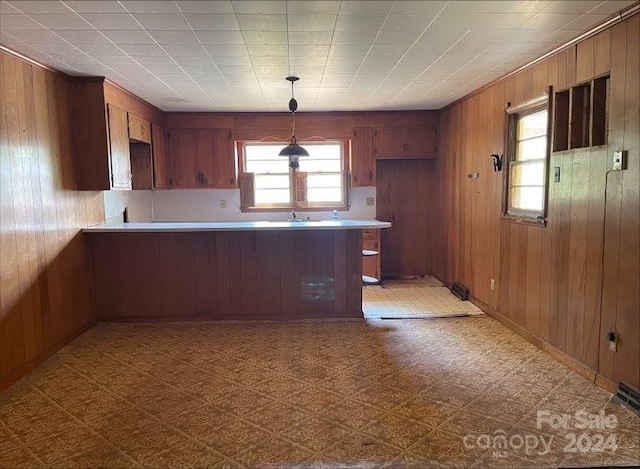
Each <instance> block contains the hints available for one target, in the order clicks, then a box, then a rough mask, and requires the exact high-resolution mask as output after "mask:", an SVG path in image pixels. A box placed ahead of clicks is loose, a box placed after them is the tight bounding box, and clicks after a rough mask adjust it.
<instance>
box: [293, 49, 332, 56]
mask: <svg viewBox="0 0 640 469" xmlns="http://www.w3.org/2000/svg"><path fill="white" fill-rule="evenodd" d="M289 54H290V55H291V56H292V57H326V56H327V55H328V54H329V46H291V47H290V48H289Z"/></svg>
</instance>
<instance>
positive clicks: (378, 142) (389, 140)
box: [373, 127, 407, 158]
mask: <svg viewBox="0 0 640 469" xmlns="http://www.w3.org/2000/svg"><path fill="white" fill-rule="evenodd" d="M405 136H406V134H405V132H404V128H403V127H378V128H376V129H375V131H374V132H373V138H374V153H375V157H376V158H403V157H404V155H405V151H406V147H407V142H406V141H405Z"/></svg>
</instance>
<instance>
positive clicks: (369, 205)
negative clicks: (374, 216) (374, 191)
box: [367, 197, 376, 207]
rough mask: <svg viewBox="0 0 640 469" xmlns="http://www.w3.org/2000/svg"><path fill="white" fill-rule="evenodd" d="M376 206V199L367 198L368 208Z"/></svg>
mask: <svg viewBox="0 0 640 469" xmlns="http://www.w3.org/2000/svg"><path fill="white" fill-rule="evenodd" d="M375 204H376V198H375V197H367V207H373V206H374V205H375Z"/></svg>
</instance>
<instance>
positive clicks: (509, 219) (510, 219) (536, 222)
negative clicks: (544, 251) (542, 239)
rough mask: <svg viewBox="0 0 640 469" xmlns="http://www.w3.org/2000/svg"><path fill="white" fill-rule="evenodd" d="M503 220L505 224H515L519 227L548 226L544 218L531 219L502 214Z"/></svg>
mask: <svg viewBox="0 0 640 469" xmlns="http://www.w3.org/2000/svg"><path fill="white" fill-rule="evenodd" d="M501 220H502V221H503V222H505V223H515V224H518V225H528V226H537V227H539V228H544V227H546V226H547V220H546V219H544V218H530V217H523V216H517V215H507V214H502V217H501Z"/></svg>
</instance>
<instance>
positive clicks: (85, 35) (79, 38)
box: [56, 29, 111, 44]
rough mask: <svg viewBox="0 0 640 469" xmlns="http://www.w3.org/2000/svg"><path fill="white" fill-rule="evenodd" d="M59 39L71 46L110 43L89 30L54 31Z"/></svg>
mask: <svg viewBox="0 0 640 469" xmlns="http://www.w3.org/2000/svg"><path fill="white" fill-rule="evenodd" d="M56 34H58V35H59V36H60V37H62V38H64V40H66V41H69V42H71V43H73V44H110V43H111V41H110V40H109V38H108V37H106V36H105V35H104V34H103V33H101V32H100V31H96V30H90V29H60V30H57V31H56Z"/></svg>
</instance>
